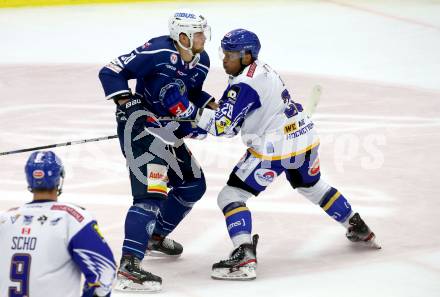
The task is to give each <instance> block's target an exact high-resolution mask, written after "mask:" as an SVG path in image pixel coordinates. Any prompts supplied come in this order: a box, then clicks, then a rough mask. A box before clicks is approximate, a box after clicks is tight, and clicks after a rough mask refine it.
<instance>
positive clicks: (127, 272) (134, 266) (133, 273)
mask: <svg viewBox="0 0 440 297" xmlns="http://www.w3.org/2000/svg"><path fill="white" fill-rule="evenodd" d="M115 289H116V290H118V291H124V292H149V293H154V292H158V291H160V290H161V289H162V279H161V278H160V277H159V276H157V275H154V274H152V273H150V272H147V271H145V270H143V269H142V267H141V260H140V259H138V258H136V257H135V256H133V255H123V256H122V259H121V265H120V267H119V270H118V275H117V280H116V286H115Z"/></svg>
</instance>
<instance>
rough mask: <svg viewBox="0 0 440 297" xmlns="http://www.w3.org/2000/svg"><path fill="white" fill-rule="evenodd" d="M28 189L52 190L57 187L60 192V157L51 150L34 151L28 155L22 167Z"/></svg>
mask: <svg viewBox="0 0 440 297" xmlns="http://www.w3.org/2000/svg"><path fill="white" fill-rule="evenodd" d="M24 171H25V173H26V179H27V183H28V189H29V190H30V191H31V192H33V191H34V190H52V189H55V188H57V189H58V190H59V194H61V185H60V184H61V182H62V181H61V179H62V178H64V168H63V164H62V163H61V160H60V158H58V157H57V155H55V154H54V153H53V152H51V151H40V152H34V153H32V154H31V155H30V157H29V159H28V161H27V163H26V166H25V168H24Z"/></svg>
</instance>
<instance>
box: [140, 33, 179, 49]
mask: <svg viewBox="0 0 440 297" xmlns="http://www.w3.org/2000/svg"><path fill="white" fill-rule="evenodd" d="M138 51H139V52H140V53H149V52H150V53H160V52H174V53H177V50H176V47H175V46H174V43H173V40H172V39H171V38H170V37H169V36H168V35H164V36H159V37H155V38H152V39H150V40H148V42H146V43H144V44H143V45H142V46H140V47H139V48H138Z"/></svg>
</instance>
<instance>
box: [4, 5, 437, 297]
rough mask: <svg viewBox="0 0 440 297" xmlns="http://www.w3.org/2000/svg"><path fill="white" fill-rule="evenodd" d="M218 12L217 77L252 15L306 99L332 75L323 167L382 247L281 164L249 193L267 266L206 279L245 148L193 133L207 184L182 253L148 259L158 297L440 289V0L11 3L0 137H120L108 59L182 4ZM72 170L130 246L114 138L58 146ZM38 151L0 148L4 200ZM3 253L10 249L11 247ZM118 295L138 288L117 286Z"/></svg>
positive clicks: (8, 142)
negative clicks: (336, 218) (229, 278)
mask: <svg viewBox="0 0 440 297" xmlns="http://www.w3.org/2000/svg"><path fill="white" fill-rule="evenodd" d="M183 6H186V7H191V8H194V9H198V10H199V11H201V12H202V13H203V14H205V15H206V16H207V18H208V22H209V23H210V24H211V26H212V31H213V37H212V41H211V42H210V43H209V44H208V46H207V51H208V53H209V54H210V56H211V65H212V70H211V72H210V74H209V75H208V79H207V82H206V89H207V91H209V92H211V93H212V94H214V95H215V96H216V97H220V95H221V93H222V91H223V89H224V87H225V85H226V76H225V74H224V73H223V71H222V69H221V68H220V66H221V64H220V61H219V60H218V58H217V49H218V46H219V41H220V39H221V38H222V36H223V35H224V34H225V33H226V32H227V31H229V30H231V29H234V28H237V27H244V28H247V29H250V30H252V31H254V32H256V33H257V34H258V35H259V37H260V40H261V42H262V46H263V49H262V51H261V54H260V57H261V59H262V60H264V61H266V62H268V63H269V64H270V65H271V66H272V67H273V68H275V69H277V70H278V71H279V72H280V73H281V75H282V76H283V78H284V79H285V81H286V83H287V85H288V86H289V88H290V90H291V91H292V92H293V93H294V94H295V96H297V97H296V98H298V101H301V102H304V98H306V97H307V96H308V94H309V93H310V91H311V89H312V87H313V86H314V85H316V84H320V85H321V86H322V87H323V94H322V97H321V103H320V105H319V107H318V110H317V112H316V114H315V115H314V121H315V123H316V125H317V128H318V131H319V132H320V135H321V143H322V144H321V148H320V156H321V157H320V158H321V168H322V171H323V176H324V177H325V178H326V179H327V180H328V181H329V183H331V184H332V185H334V186H335V187H337V188H338V189H339V190H340V191H341V192H342V193H343V194H344V195H345V196H346V197H347V198H348V199H349V201H350V202H351V204H352V206H353V208H354V210H356V211H359V212H360V213H361V215H362V216H363V218H364V219H365V220H366V221H367V223H368V224H369V225H370V227H371V228H372V229H373V230H374V231H375V233H376V234H377V237H378V240H380V242H381V244H382V246H383V249H382V250H379V251H376V250H369V249H365V248H359V247H355V246H353V245H352V244H350V242H348V241H347V240H346V239H345V236H344V229H343V228H342V227H340V226H339V225H338V224H336V223H334V222H333V221H332V219H330V218H329V217H327V215H326V214H325V213H324V212H323V211H322V210H321V209H320V208H319V207H317V206H314V205H312V204H311V203H310V202H308V201H307V200H305V199H304V198H302V197H300V195H299V194H297V193H296V192H294V191H293V190H291V188H290V186H289V185H288V183H287V182H286V181H285V177H284V176H281V177H279V178H278V179H277V180H276V181H275V182H274V183H273V184H272V185H271V186H270V187H269V188H268V189H267V191H266V192H264V193H262V194H261V195H260V196H258V198H254V199H251V200H250V201H249V203H248V206H249V207H250V208H251V210H253V217H254V232H255V233H258V234H260V243H259V246H258V260H259V268H258V278H257V280H255V281H252V282H224V281H215V280H212V279H210V277H209V275H210V267H211V265H212V264H213V263H214V262H216V261H217V260H219V259H222V258H225V257H226V256H227V254H228V253H229V251H230V249H231V244H230V242H229V238H228V235H227V232H226V228H225V226H224V225H225V223H224V219H223V215H222V214H221V212H220V210H219V209H218V208H217V205H216V196H217V194H218V192H219V191H220V189H221V188H222V186H223V185H224V184H225V182H226V180H227V177H228V175H229V172H230V170H231V169H232V167H233V166H234V165H235V163H236V162H237V161H238V160H239V158H240V157H241V156H242V154H243V153H244V151H245V147H244V145H243V144H242V143H241V140H240V138H239V137H236V138H234V139H215V138H213V137H208V139H206V140H205V141H203V142H197V141H188V144H189V146H190V147H191V148H192V150H193V153H194V155H195V156H196V157H197V159H198V160H199V161H200V163H201V164H202V167H203V168H204V172H205V174H206V176H207V183H208V190H207V193H206V195H205V196H204V198H203V199H202V200H201V201H200V202H199V203H198V204H196V206H195V208H194V210H193V211H192V212H191V213H190V214H189V215H188V217H186V218H185V220H184V221H183V223H182V224H181V225H180V226H179V227H178V228H177V229H176V230H175V232H174V233H173V234H172V235H173V238H174V239H176V240H178V241H180V242H182V243H183V245H184V254H183V256H182V257H181V258H180V259H178V260H169V259H158V258H147V259H146V260H145V261H144V263H143V264H144V266H145V268H146V269H147V270H150V271H152V272H154V273H156V274H158V275H160V276H162V277H163V279H164V285H163V292H162V293H160V295H161V296H164V297H165V296H173V297H186V296H190V297H205V296H209V297H217V296H258V297H260V296H274V297H275V296H276V297H278V296H280V297H290V296H298V297H299V296H301V297H303V296H310V297H319V296H339V297H344V296H347V297H348V296H350V297H351V296H365V297H371V296H399V297H415V296H424V297H436V296H440V232H439V226H440V210H439V206H440V202H439V197H440V190H439V189H438V187H437V186H436V183H437V182H438V178H440V174H439V173H438V168H439V164H440V157H439V155H438V154H437V153H438V151H439V149H440V139H439V135H440V133H439V130H438V129H439V127H440V107H439V102H440V75H439V73H440V55H439V53H440V17H439V16H440V2H439V1H399V2H397V1H368V2H360V1H293V2H288V1H285V2H281V1H279V2H277V1H270V3H264V2H251V1H249V2H241V3H240V4H234V3H232V2H225V3H192V4H191V3H190V4H187V5H184V4H183V3H179V4H163V3H160V4H159V3H157V4H127V5H107V6H102V5H90V6H76V7H52V8H33V9H2V10H0V40H1V44H0V100H1V108H0V125H1V127H2V129H1V130H0V151H7V150H13V149H18V148H25V147H32V146H39V145H44V144H51V143H58V142H65V141H69V140H77V139H84V138H92V137H100V136H107V135H113V134H115V133H116V131H115V123H114V115H113V113H114V106H113V104H112V103H111V102H106V101H105V100H104V98H103V92H102V90H101V88H100V84H99V81H98V78H97V72H98V71H99V69H100V67H102V65H103V64H105V63H106V62H108V61H110V60H111V59H113V58H114V57H116V56H118V55H120V54H123V53H128V52H129V51H130V50H132V49H133V48H134V47H136V46H138V45H141V44H143V43H144V42H145V41H146V40H148V39H149V38H151V37H153V36H156V35H160V34H166V33H167V18H168V16H169V15H170V13H171V12H172V10H173V9H174V8H177V7H183ZM55 151H56V153H57V154H59V155H60V156H61V158H62V159H63V161H64V163H65V166H66V171H67V178H66V183H65V187H64V189H65V193H64V194H63V195H62V196H61V197H60V201H66V202H73V203H77V204H80V205H83V206H85V207H86V208H87V209H89V210H90V211H91V212H93V213H94V214H95V215H96V217H97V219H98V221H99V223H100V226H101V229H102V231H103V233H104V236H105V237H106V238H107V240H108V241H109V243H110V245H111V247H112V248H113V250H114V253H115V256H116V258H117V259H118V260H119V257H120V253H121V252H120V247H121V243H122V239H123V238H122V236H123V235H122V234H123V221H124V219H125V212H126V210H127V209H128V207H129V205H130V203H131V198H130V191H129V183H128V178H127V170H126V168H125V161H124V159H123V157H122V155H121V153H120V151H119V144H118V142H117V141H116V140H108V141H102V142H98V143H90V144H83V145H77V146H70V147H60V148H57V149H55ZM27 156H28V154H17V155H10V156H3V157H0V169H1V170H0V210H2V211H4V210H7V209H8V208H9V207H12V206H16V205H18V204H21V203H24V202H26V201H29V200H30V199H31V195H30V193H28V192H27V191H26V185H25V180H24V173H23V166H24V162H25V160H26V159H27ZM0 256H1V252H0ZM113 296H116V297H120V296H126V297H130V296H140V295H139V294H122V293H114V295H113Z"/></svg>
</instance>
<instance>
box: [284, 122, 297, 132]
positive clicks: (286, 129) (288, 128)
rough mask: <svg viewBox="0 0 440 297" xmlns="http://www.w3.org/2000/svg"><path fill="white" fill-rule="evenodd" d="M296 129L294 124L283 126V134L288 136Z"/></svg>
mask: <svg viewBox="0 0 440 297" xmlns="http://www.w3.org/2000/svg"><path fill="white" fill-rule="evenodd" d="M297 129H298V127H297V126H296V122H293V123H290V124H287V125H285V126H284V134H290V133H293V132H295V131H296V130H297Z"/></svg>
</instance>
